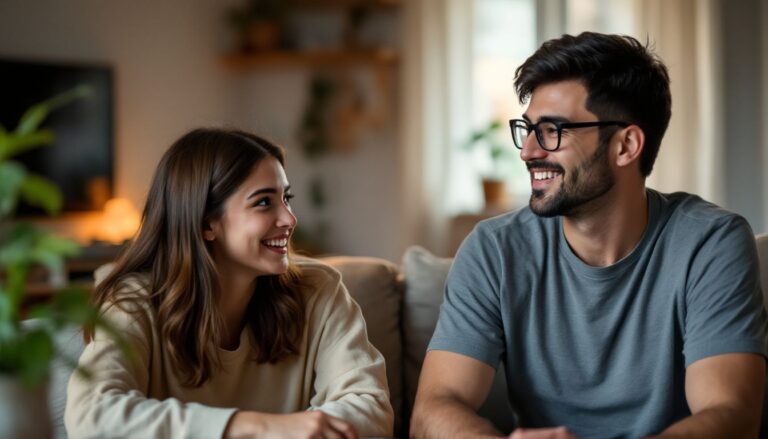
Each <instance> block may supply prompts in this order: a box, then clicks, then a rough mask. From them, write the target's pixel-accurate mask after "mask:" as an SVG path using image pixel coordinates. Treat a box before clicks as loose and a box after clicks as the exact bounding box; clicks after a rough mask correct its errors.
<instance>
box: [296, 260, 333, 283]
mask: <svg viewBox="0 0 768 439" xmlns="http://www.w3.org/2000/svg"><path fill="white" fill-rule="evenodd" d="M294 263H295V264H296V267H297V268H298V269H299V272H300V276H301V280H302V283H303V284H307V285H311V286H314V287H315V288H322V287H324V286H335V285H338V284H339V283H341V273H339V272H338V270H336V269H335V268H333V267H331V266H330V265H328V264H326V263H324V262H322V261H320V260H317V259H314V258H309V257H306V256H297V257H295V258H294Z"/></svg>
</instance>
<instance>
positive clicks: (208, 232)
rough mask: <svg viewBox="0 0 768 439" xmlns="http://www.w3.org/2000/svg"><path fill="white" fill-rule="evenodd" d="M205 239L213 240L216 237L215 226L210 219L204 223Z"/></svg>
mask: <svg viewBox="0 0 768 439" xmlns="http://www.w3.org/2000/svg"><path fill="white" fill-rule="evenodd" d="M203 239H205V240H206V241H213V240H214V239H216V234H215V233H214V232H213V226H212V225H211V223H210V222H209V221H206V222H205V224H204V225H203Z"/></svg>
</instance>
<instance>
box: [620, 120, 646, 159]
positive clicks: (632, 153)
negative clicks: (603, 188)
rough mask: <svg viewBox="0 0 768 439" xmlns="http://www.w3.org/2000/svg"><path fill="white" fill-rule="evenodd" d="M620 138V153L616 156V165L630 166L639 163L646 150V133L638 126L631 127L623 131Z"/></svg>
mask: <svg viewBox="0 0 768 439" xmlns="http://www.w3.org/2000/svg"><path fill="white" fill-rule="evenodd" d="M619 133H621V137H620V138H619V152H618V154H617V155H616V165H618V166H619V167H625V166H629V165H631V164H632V163H634V162H636V161H638V159H639V158H640V154H642V152H643V148H645V133H643V130H642V129H640V127H639V126H637V125H630V126H628V127H626V128H624V129H622V130H621V131H619Z"/></svg>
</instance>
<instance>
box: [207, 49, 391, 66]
mask: <svg viewBox="0 0 768 439" xmlns="http://www.w3.org/2000/svg"><path fill="white" fill-rule="evenodd" d="M222 61H223V63H224V65H226V66H227V67H230V68H235V69H243V68H251V67H265V66H327V65H343V66H349V65H355V64H362V65H366V64H367V65H374V66H379V67H383V66H388V65H394V64H396V63H397V61H398V56H397V53H396V52H395V51H394V50H393V49H373V50H311V51H309V50H308V51H271V52H253V53H236V54H231V55H226V56H224V57H223V59H222Z"/></svg>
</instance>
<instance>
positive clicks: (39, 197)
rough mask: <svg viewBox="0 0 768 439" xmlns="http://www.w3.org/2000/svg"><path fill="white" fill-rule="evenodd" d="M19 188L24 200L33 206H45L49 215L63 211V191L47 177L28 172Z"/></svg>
mask: <svg viewBox="0 0 768 439" xmlns="http://www.w3.org/2000/svg"><path fill="white" fill-rule="evenodd" d="M19 189H20V191H21V197H22V198H23V199H24V201H26V202H27V203H29V204H31V205H33V206H38V207H41V208H43V210H45V211H46V213H48V215H51V216H52V215H56V214H58V213H59V211H61V204H62V197H61V191H59V188H58V187H57V186H56V185H55V184H54V183H53V182H51V181H50V180H48V179H47V178H43V177H41V176H39V175H35V174H27V177H26V178H25V179H24V180H23V181H22V183H21V186H20V188H19Z"/></svg>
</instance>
